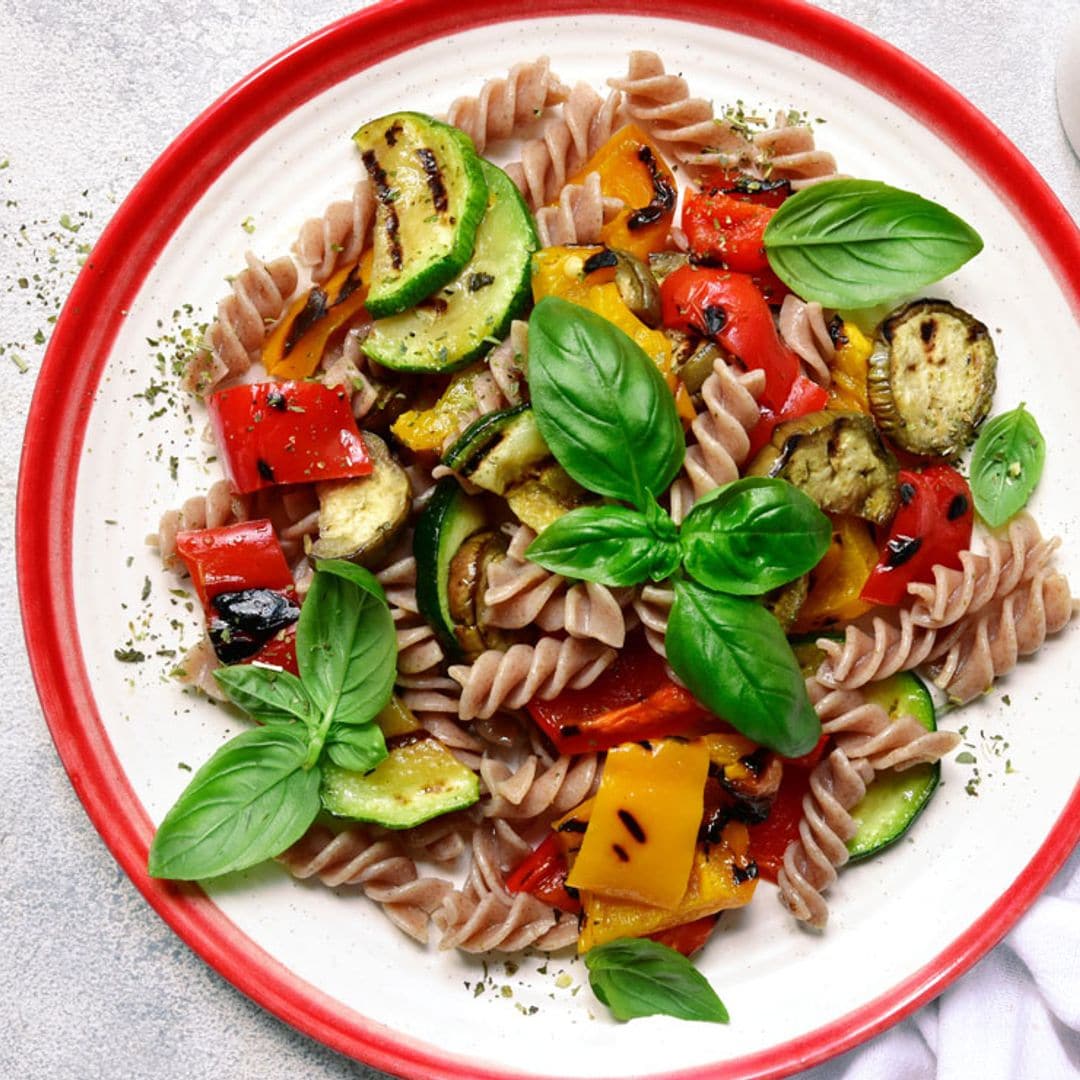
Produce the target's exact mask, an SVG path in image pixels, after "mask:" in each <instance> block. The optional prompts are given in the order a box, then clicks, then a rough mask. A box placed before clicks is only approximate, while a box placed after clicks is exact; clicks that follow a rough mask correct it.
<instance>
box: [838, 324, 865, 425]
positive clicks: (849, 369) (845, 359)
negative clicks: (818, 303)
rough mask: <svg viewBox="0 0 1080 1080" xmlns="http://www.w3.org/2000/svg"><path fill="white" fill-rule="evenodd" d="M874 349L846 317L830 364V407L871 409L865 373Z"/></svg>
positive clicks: (857, 410)
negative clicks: (838, 343)
mask: <svg viewBox="0 0 1080 1080" xmlns="http://www.w3.org/2000/svg"><path fill="white" fill-rule="evenodd" d="M873 351H874V345H873V342H871V341H870V339H869V338H868V337H867V336H866V335H865V334H864V333H863V332H862V331H861V330H860V329H859V328H858V327H857V326H856V325H855V324H854V323H853V322H852V321H851V320H850V319H845V320H844V324H843V326H842V328H841V330H840V345H839V347H838V348H837V350H836V356H835V358H834V360H833V363H832V385H831V386H830V387H829V405H828V407H829V408H830V409H847V410H849V411H851V410H854V411H855V412H862V413H869V412H870V399H869V398H868V397H867V393H866V375H867V372H868V371H869V362H870V354H871V353H872V352H873Z"/></svg>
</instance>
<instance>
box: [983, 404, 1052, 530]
mask: <svg viewBox="0 0 1080 1080" xmlns="http://www.w3.org/2000/svg"><path fill="white" fill-rule="evenodd" d="M1045 460H1046V441H1045V440H1044V439H1043V436H1042V432H1041V431H1040V430H1039V425H1038V424H1037V423H1035V417H1034V416H1032V415H1031V413H1029V412H1028V411H1027V409H1025V408H1024V406H1023V405H1018V406H1017V407H1016V408H1015V409H1013V410H1012V411H1011V412H1007V413H1002V414H1001V415H1000V416H995V417H994V418H993V420H990V421H989V422H988V423H987V424H986V426H985V427H984V428H983V429H982V432H981V433H980V435H979V438H978V440H977V441H976V443H975V449H974V450H973V451H972V454H971V494H972V497H973V498H974V500H975V509H976V510H978V511H979V516H980V517H981V518H982V519H983V521H985V522H986V523H987V524H988V525H992V526H994V527H995V528H996V527H997V526H999V525H1004V524H1005V522H1006V521H1008V520H1009V518H1011V517H1012V516H1013V515H1014V514H1017V513H1019V512H1020V511H1021V510H1022V509H1023V508H1024V507H1025V506H1026V505H1027V501H1028V499H1029V498H1030V497H1031V493H1032V492H1033V491H1034V490H1035V485H1036V484H1038V482H1039V477H1041V476H1042V471H1043V463H1044V462H1045Z"/></svg>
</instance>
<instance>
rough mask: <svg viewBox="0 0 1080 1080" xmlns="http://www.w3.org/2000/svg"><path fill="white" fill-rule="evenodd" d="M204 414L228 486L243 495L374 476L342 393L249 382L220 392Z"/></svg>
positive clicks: (302, 385)
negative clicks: (285, 486)
mask: <svg viewBox="0 0 1080 1080" xmlns="http://www.w3.org/2000/svg"><path fill="white" fill-rule="evenodd" d="M208 408H209V410H210V423H211V424H212V426H213V429H214V437H215V439H216V440H217V444H218V449H219V450H220V451H221V456H222V458H223V460H224V463H225V471H226V473H227V474H228V477H229V482H230V483H231V484H232V486H233V488H234V489H235V490H236V491H239V492H241V493H242V494H247V493H248V492H252V491H258V490H259V489H260V488H265V487H271V486H273V485H274V484H307V483H313V482H315V481H317V480H340V479H344V478H346V477H353V476H367V475H369V474H370V473H371V471H372V468H373V466H372V464H371V458H370V457H369V456H368V452H367V448H366V447H365V446H364V442H363V439H361V438H360V432H359V431H358V430H357V427H356V421H355V420H354V419H353V415H352V409H351V407H350V403H349V394H348V392H347V391H346V390H345V389H344V388H343V387H340V386H336V387H334V388H332V389H331V388H330V387H327V386H323V384H322V383H318V382H261V383H251V384H248V385H244V386H234V387H233V388H232V389H229V390H219V391H218V392H217V393H216V394H213V395H212V396H211V397H210V401H209V403H208Z"/></svg>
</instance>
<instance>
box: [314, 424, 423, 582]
mask: <svg viewBox="0 0 1080 1080" xmlns="http://www.w3.org/2000/svg"><path fill="white" fill-rule="evenodd" d="M364 444H365V445H366V446H367V448H368V453H369V454H370V456H371V461H372V464H373V465H374V466H375V469H374V471H373V472H372V473H371V475H370V476H364V477H361V478H360V479H359V480H337V481H329V482H328V483H325V484H319V485H318V486H317V487H316V489H315V490H316V492H317V493H318V496H319V538H318V540H316V541H315V544H314V545H313V547H312V549H311V554H312V557H313V558H315V559H348V560H349V561H350V562H354V563H359V564H360V565H361V566H371V565H373V564H374V563H376V562H377V561H378V560H379V559H381V558H382V557H383V556H384V555H385V554H386V553H387V551H389V549H390V546H391V545H392V544H393V543H394V541H395V540H396V539H397V536H398V533H399V532H400V531H401V529H402V528H403V527H404V525H405V521H406V519H407V518H408V516H409V509H410V507H411V506H412V489H411V488H410V486H409V478H408V476H406V474H405V470H404V469H403V468H402V467H401V466H400V465H399V464H398V463H397V462H396V461H395V460H394V459H393V457H392V456H391V454H390V450H389V449H388V448H387V445H386V443H384V442H383V441H382V439H380V438H379V437H378V435H371V434H370V433H368V434H365V435H364Z"/></svg>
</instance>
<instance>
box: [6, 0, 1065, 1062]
mask: <svg viewBox="0 0 1080 1080" xmlns="http://www.w3.org/2000/svg"><path fill="white" fill-rule="evenodd" d="M358 6H366V5H363V4H358V3H344V2H340V0H322V2H321V3H315V4H311V3H299V2H298V0H264V2H263V3H261V4H259V5H248V6H246V5H235V4H226V3H223V2H221V0H203V2H201V3H196V2H195V0H173V2H167V3H166V2H145V0H143V2H140V0H135V2H133V3H125V2H121V0H96V2H94V3H90V2H87V0H0V71H2V72H3V76H4V79H3V81H4V85H3V91H2V96H0V379H2V380H3V383H4V394H3V398H2V406H0V407H2V409H3V416H4V419H5V428H6V430H7V431H8V437H7V438H6V439H4V440H3V441H2V444H0V455H2V462H3V467H2V468H0V507H2V515H3V522H4V529H3V533H2V536H0V558H2V559H3V560H4V562H5V563H6V564H7V565H9V566H11V565H13V563H14V556H13V549H14V528H13V518H14V498H15V483H16V475H17V468H18V454H19V440H18V439H17V438H16V433H18V432H19V431H21V430H22V426H23V424H24V422H25V417H26V413H27V409H28V407H29V402H30V396H31V392H32V389H33V381H34V377H35V374H36V372H37V370H38V367H39V364H40V360H41V355H42V352H43V348H44V346H43V344H41V343H40V342H36V341H35V336H36V335H37V336H38V337H44V336H47V334H48V330H49V325H50V324H49V323H48V317H49V316H50V315H53V314H55V311H56V310H57V309H58V306H59V304H60V303H61V302H62V300H63V296H64V294H65V292H66V290H67V288H68V287H69V286H70V282H71V280H72V278H73V275H74V273H75V271H76V269H77V260H78V254H79V252H78V246H79V245H81V244H83V243H86V242H90V241H92V240H94V239H95V238H96V237H97V235H98V234H99V232H100V230H101V228H102V227H103V225H104V223H105V222H106V221H107V220H108V217H109V215H110V213H111V212H112V209H113V208H114V207H115V205H117V204H118V202H119V201H120V200H122V199H123V197H124V195H125V194H126V193H127V192H128V190H129V189H130V188H131V186H132V185H133V184H134V182H135V181H136V180H137V179H138V178H139V176H140V175H141V174H142V173H143V172H144V171H145V169H146V168H147V167H148V166H149V165H150V164H151V162H152V161H153V160H154V158H155V157H156V156H157V154H158V153H160V151H161V150H162V149H163V148H164V147H165V146H166V145H167V143H168V142H169V141H170V140H171V139H172V138H173V136H174V135H175V134H176V133H177V132H178V131H179V130H180V129H181V128H182V127H184V126H185V125H186V124H187V123H188V122H189V121H190V120H191V119H192V118H193V117H194V116H195V115H196V114H197V113H198V112H200V111H201V110H202V109H203V108H204V107H205V106H207V105H208V104H210V102H211V101H213V100H214V99H215V98H216V97H217V96H218V95H219V94H221V93H222V92H223V91H225V90H226V89H227V88H228V87H229V86H230V85H232V84H233V83H234V82H235V81H237V80H238V79H240V78H241V77H242V76H244V75H245V74H246V73H247V72H248V71H250V70H251V69H252V68H253V67H255V66H256V65H257V64H259V63H261V62H262V61H263V60H265V59H266V58H267V57H269V56H271V55H273V54H274V53H275V52H277V51H279V50H280V49H282V48H284V47H285V46H287V45H288V44H290V43H291V42H293V41H295V40H296V39H298V38H300V37H302V36H303V35H305V34H307V33H310V32H311V31H313V30H315V29H317V28H319V27H320V26H322V25H324V24H326V23H328V22H330V21H332V20H333V19H335V18H338V17H340V16H342V15H345V14H347V13H349V12H350V11H352V10H354V9H355V8H356V7H358ZM821 6H823V7H825V8H827V9H829V10H831V11H834V12H836V13H837V14H840V15H843V16H845V17H847V18H850V19H852V20H854V21H855V22H858V23H860V24H862V25H863V26H866V27H867V28H869V29H870V30H872V31H874V32H875V33H877V34H879V35H880V36H882V37H884V38H886V39H887V40H889V41H891V42H892V43H894V44H895V45H897V46H899V47H900V48H902V49H904V50H906V51H907V52H909V53H910V54H911V55H913V56H914V57H916V58H917V59H918V60H920V61H922V62H923V63H924V64H926V65H927V66H928V67H930V68H931V69H932V70H934V71H935V72H937V73H938V74H939V75H941V76H943V77H944V78H945V79H946V80H947V81H948V82H950V83H951V84H952V85H953V86H955V87H956V88H957V89H958V90H960V91H961V92H962V93H963V94H964V95H966V96H967V97H968V98H969V99H970V100H971V101H973V102H974V104H975V105H976V106H978V107H979V108H980V109H982V110H983V111H984V112H985V113H986V114H987V115H988V116H989V117H990V118H991V119H992V120H993V121H995V122H996V123H997V124H998V125H999V126H1000V127H1001V129H1002V130H1003V131H1004V132H1005V134H1006V135H1007V136H1008V137H1009V138H1010V139H1012V140H1013V142H1015V143H1016V144H1017V145H1018V146H1019V148H1020V149H1021V150H1022V151H1023V152H1024V153H1025V154H1026V155H1027V156H1028V157H1029V158H1030V159H1031V160H1032V161H1033V162H1034V163H1035V164H1036V165H1037V167H1038V168H1039V169H1040V171H1041V172H1042V174H1043V175H1044V176H1045V177H1046V179H1047V180H1048V181H1049V182H1050V184H1051V186H1052V187H1053V188H1054V189H1055V190H1056V191H1057V193H1058V195H1059V196H1060V198H1061V199H1062V201H1063V202H1064V203H1065V205H1066V207H1067V208H1068V209H1069V210H1070V211H1071V213H1072V214H1073V215H1074V217H1080V167H1078V163H1077V160H1076V158H1075V157H1074V156H1073V155H1072V153H1071V151H1070V149H1069V146H1068V143H1067V142H1066V140H1065V138H1064V135H1063V133H1062V131H1061V128H1060V126H1059V123H1058V119H1057V114H1056V111H1055V106H1054V88H1053V71H1054V64H1055V60H1056V56H1055V49H1056V45H1057V43H1059V42H1060V41H1062V39H1063V36H1064V30H1065V27H1066V25H1067V24H1068V22H1069V20H1070V18H1071V17H1072V16H1073V15H1075V14H1076V13H1077V11H1078V8H1077V4H1076V0H986V2H985V3H982V4H971V3H970V2H969V0H825V2H823V3H822V5H821ZM497 66H498V65H497V64H494V63H493V70H494V69H495V68H496V67H497ZM869 137H872V135H871V133H868V138H869ZM64 215H66V216H64ZM91 215H92V216H91ZM75 229H77V230H78V231H74V230H75ZM23 282H25V284H23ZM39 331H40V334H38V332H39ZM24 365H25V366H26V368H27V370H26V371H25V373H21V372H20V367H22V366H24ZM8 595H9V601H8V603H6V604H5V605H4V606H3V609H2V611H0V635H2V637H0V641H2V642H3V645H4V651H5V654H6V655H7V656H8V662H7V663H6V664H4V665H3V666H2V668H0V700H2V701H3V702H4V710H3V717H4V733H5V738H4V752H3V755H2V757H0V854H2V856H3V860H4V864H5V873H4V875H3V878H2V881H0V1031H2V1032H3V1034H2V1036H0V1077H4V1078H8V1077H10V1078H19V1080H22V1078H27V1080H30V1078H33V1080H37V1078H50V1080H51V1078H72V1080H93V1078H99V1077H100V1078H108V1080H114V1078H121V1077H139V1078H145V1080H162V1078H172V1077H181V1076H182V1077H185V1078H187V1080H203V1078H207V1080H209V1078H215V1080H217V1078H220V1077H256V1076H257V1077H260V1078H261V1080H279V1078H280V1080H286V1078H287V1080H294V1078H295V1077H298V1076H302V1077H313V1078H315V1077H317V1078H331V1077H357V1076H360V1077H380V1076H382V1075H383V1074H381V1073H377V1072H375V1071H373V1070H371V1069H368V1068H366V1067H365V1066H362V1065H359V1064H356V1063H353V1062H351V1061H348V1060H346V1059H345V1058H343V1057H341V1056H339V1055H337V1054H334V1053H333V1052H331V1051H329V1050H327V1049H325V1048H324V1047H322V1046H320V1045H318V1044H317V1043H314V1042H312V1041H311V1040H309V1039H308V1038H306V1037H305V1036H303V1035H300V1034H298V1033H296V1032H295V1031H293V1030H292V1029H290V1028H289V1027H287V1026H286V1025H284V1024H282V1023H281V1022H279V1021H278V1020H276V1019H274V1018H273V1017H272V1016H270V1015H269V1014H267V1013H265V1012H263V1011H262V1010H261V1009H260V1008H259V1007H258V1006H256V1005H254V1004H252V1003H251V1002H250V1001H248V1000H247V999H246V998H245V997H243V996H242V995H240V994H239V993H237V992H236V991H234V990H233V989H232V987H231V986H229V985H228V984H227V983H225V982H224V981H223V980H222V979H221V978H219V977H218V976H217V975H216V974H215V973H214V972H213V971H212V970H210V969H209V968H208V967H207V966H206V965H204V964H203V962H202V961H201V960H199V959H198V958H197V957H195V956H194V954H192V953H191V952H190V951H189V950H188V948H187V946H186V945H184V944H183V943H182V942H181V941H180V940H179V939H178V938H177V937H175V936H174V935H173V933H172V931H170V930H169V929H168V928H167V927H166V926H165V924H164V923H162V922H161V921H160V920H159V919H158V917H157V916H156V915H155V914H154V913H153V911H152V910H151V909H150V908H149V907H148V906H147V905H146V904H145V902H144V901H143V900H142V898H141V897H140V896H139V894H138V893H137V892H136V890H135V889H134V888H133V886H132V885H131V884H130V883H129V882H128V880H127V878H126V877H125V876H124V875H123V874H122V873H121V872H120V870H119V869H118V867H117V866H116V864H115V863H114V861H113V860H112V858H111V857H110V856H109V854H108V852H107V851H106V849H105V848H104V846H103V844H102V842H101V840H100V839H99V837H98V836H97V834H96V832H95V831H94V829H93V827H92V826H91V824H90V822H89V820H88V819H87V817H86V816H85V814H84V812H83V810H82V806H81V804H80V803H79V801H78V799H77V798H76V796H75V793H74V791H73V789H72V786H71V783H70V781H69V780H68V778H67V776H66V774H65V773H64V771H63V769H62V768H61V766H60V764H59V762H58V759H57V756H56V753H55V751H54V749H53V746H52V742H51V741H50V739H49V736H48V732H47V729H46V727H45V724H44V722H43V719H42V716H41V711H40V708H39V706H38V703H37V699H36V697H35V694H34V690H33V686H32V682H31V679H30V675H29V669H28V665H27V660H26V656H25V650H24V647H23V644H22V636H21V631H20V627H19V621H18V612H17V609H16V602H15V592H14V588H13V587H11V588H9V590H8ZM982 967H983V966H980V967H977V968H976V969H975V970H974V971H973V972H972V973H970V974H969V975H967V976H966V977H965V979H966V980H968V981H969V982H970V980H978V979H979V978H980V971H981V970H982ZM931 1008H933V1006H931ZM993 1022H994V1021H993V1017H989V1016H988V1018H987V1023H993ZM972 1038H977V1033H976V1032H972ZM859 1058H860V1051H854V1052H852V1053H851V1054H848V1055H845V1056H844V1057H843V1058H840V1059H838V1060H837V1061H836V1062H834V1063H832V1064H830V1065H829V1066H826V1067H823V1068H821V1069H819V1070H815V1071H814V1072H813V1076H814V1077H815V1078H817V1080H825V1078H826V1077H828V1078H832V1077H838V1076H840V1075H842V1074H845V1075H848V1076H860V1075H869V1073H867V1072H864V1070H862V1069H861V1068H860V1066H859ZM864 1060H865V1058H864ZM849 1070H850V1071H849ZM875 1075H881V1074H875Z"/></svg>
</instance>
